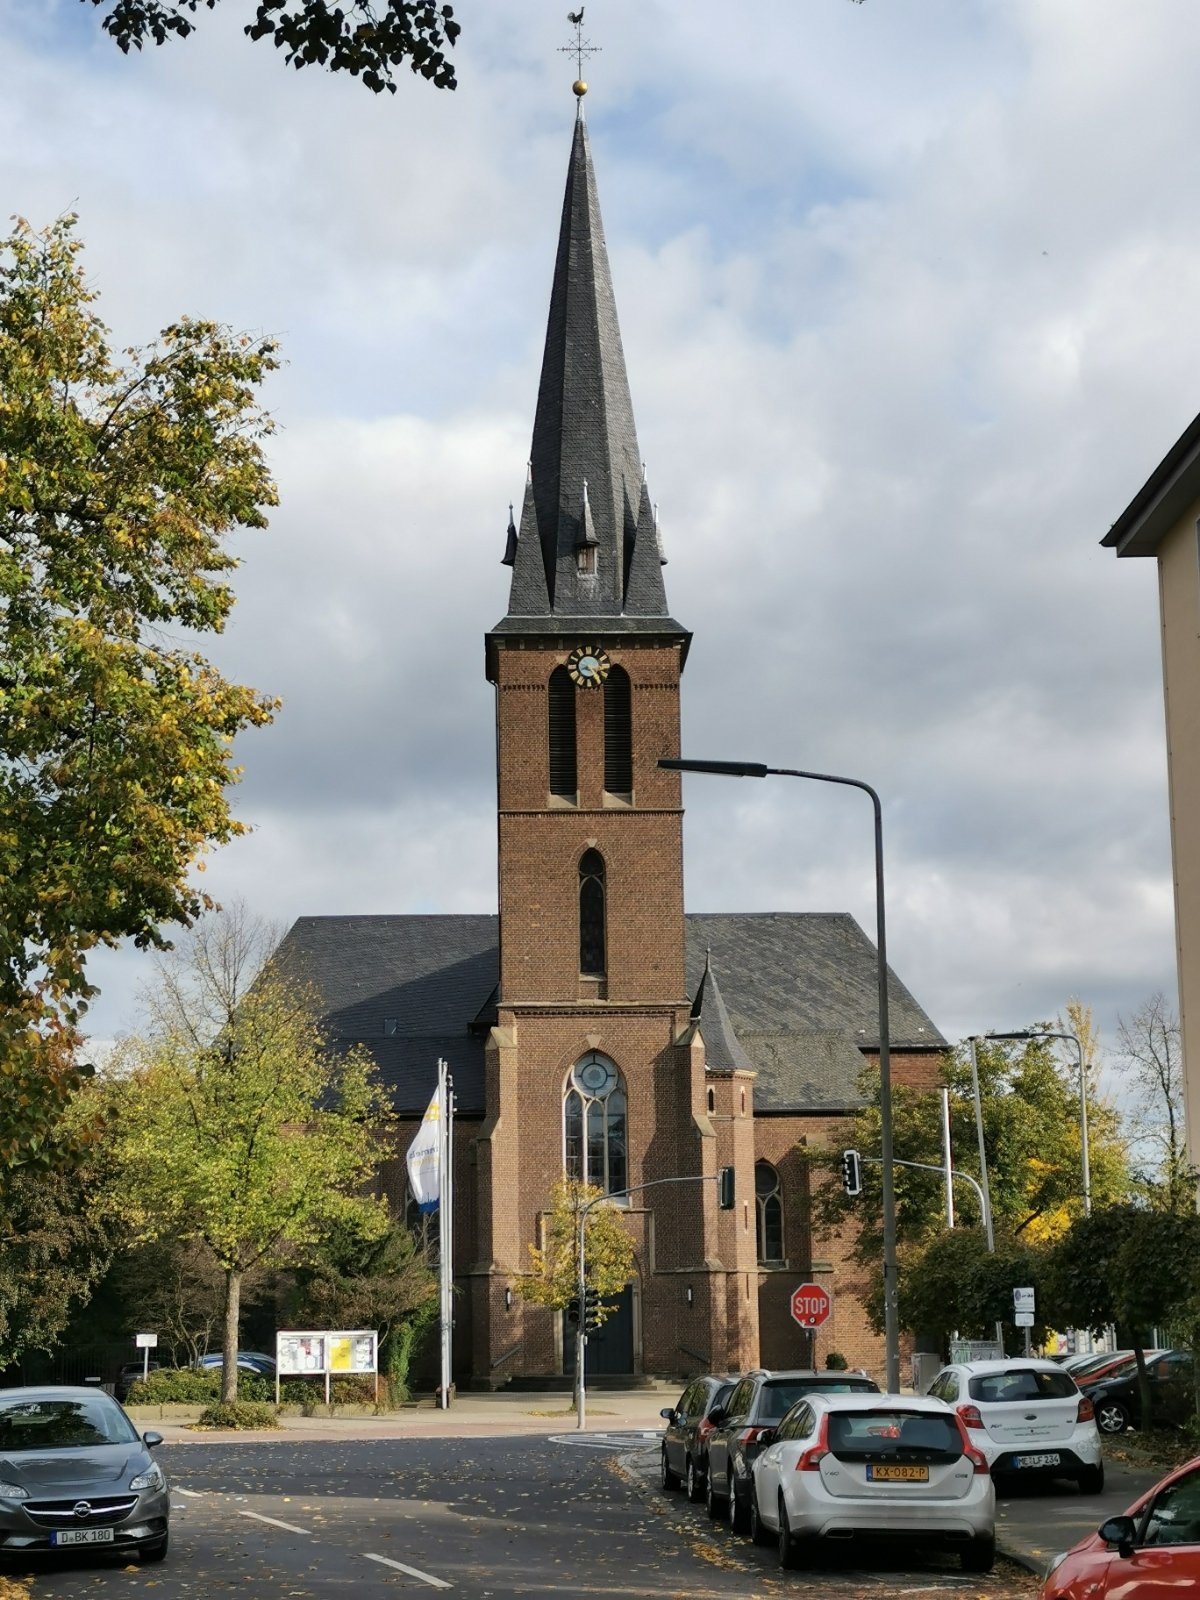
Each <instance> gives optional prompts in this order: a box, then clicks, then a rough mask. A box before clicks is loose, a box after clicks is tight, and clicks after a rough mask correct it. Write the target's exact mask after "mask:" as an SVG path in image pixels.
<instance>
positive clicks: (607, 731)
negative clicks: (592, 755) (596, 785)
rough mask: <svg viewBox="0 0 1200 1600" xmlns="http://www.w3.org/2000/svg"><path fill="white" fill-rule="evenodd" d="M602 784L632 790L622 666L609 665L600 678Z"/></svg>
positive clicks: (630, 741) (628, 704)
mask: <svg viewBox="0 0 1200 1600" xmlns="http://www.w3.org/2000/svg"><path fill="white" fill-rule="evenodd" d="M604 787H605V788H606V789H607V790H608V792H609V794H619V795H626V796H632V794H633V710H632V702H631V697H630V691H629V674H628V673H627V672H626V671H625V669H624V667H613V668H612V669H611V671H610V672H609V674H608V677H607V678H605V680H604Z"/></svg>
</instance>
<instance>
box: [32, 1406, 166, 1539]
mask: <svg viewBox="0 0 1200 1600" xmlns="http://www.w3.org/2000/svg"><path fill="white" fill-rule="evenodd" d="M161 1443H162V1437H161V1435H160V1434H157V1433H147V1434H146V1435H145V1437H144V1438H139V1436H138V1432H137V1429H136V1428H135V1427H134V1426H133V1423H132V1422H130V1420H129V1418H128V1417H127V1416H126V1415H125V1413H124V1411H122V1410H121V1407H120V1406H119V1405H118V1404H117V1402H116V1401H115V1400H114V1399H113V1398H112V1397H111V1396H110V1395H107V1394H105V1393H104V1392H103V1391H102V1390H97V1389H68V1388H44V1389H0V1554H3V1555H8V1556H27V1555H37V1554H47V1553H49V1552H51V1551H55V1550H75V1549H80V1548H84V1547H87V1548H93V1547H94V1548H95V1549H97V1550H100V1551H113V1552H114V1553H115V1552H120V1553H122V1554H124V1553H129V1554H136V1555H138V1556H140V1558H141V1559H142V1560H143V1561H161V1560H162V1559H163V1557H164V1556H165V1555H166V1553H167V1540H168V1536H169V1530H168V1525H169V1519H170V1514H171V1500H170V1494H169V1492H168V1489H167V1480H166V1477H165V1476H164V1474H163V1470H162V1468H161V1467H160V1466H159V1465H158V1463H157V1462H156V1461H155V1460H154V1457H153V1456H152V1455H151V1454H150V1451H151V1449H152V1448H153V1447H154V1446H155V1445H156V1444H161Z"/></svg>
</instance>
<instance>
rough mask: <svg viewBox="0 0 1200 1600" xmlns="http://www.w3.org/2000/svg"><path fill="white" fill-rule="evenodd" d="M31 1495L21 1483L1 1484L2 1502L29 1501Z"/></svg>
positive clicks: (0, 1494)
mask: <svg viewBox="0 0 1200 1600" xmlns="http://www.w3.org/2000/svg"><path fill="white" fill-rule="evenodd" d="M28 1499H29V1493H28V1491H27V1490H25V1489H22V1487H21V1485H20V1484H19V1483H0V1500H28Z"/></svg>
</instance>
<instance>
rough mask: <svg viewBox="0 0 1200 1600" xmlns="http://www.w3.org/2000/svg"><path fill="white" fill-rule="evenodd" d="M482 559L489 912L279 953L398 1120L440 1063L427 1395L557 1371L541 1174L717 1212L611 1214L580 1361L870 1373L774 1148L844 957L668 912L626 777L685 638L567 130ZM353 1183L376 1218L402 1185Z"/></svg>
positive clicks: (848, 1012)
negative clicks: (368, 1198) (437, 1322)
mask: <svg viewBox="0 0 1200 1600" xmlns="http://www.w3.org/2000/svg"><path fill="white" fill-rule="evenodd" d="M580 112H581V113H582V102H580ZM503 559H504V564H505V565H506V566H508V567H509V568H510V569H511V581H510V584H509V593H508V605H507V609H506V611H505V614H504V616H503V617H501V619H500V621H499V622H497V623H496V625H495V627H493V628H492V630H491V631H490V632H489V633H488V634H487V635H486V637H485V645H486V650H485V660H486V673H487V678H488V681H489V682H490V683H491V684H492V685H493V686H494V688H495V698H496V760H497V768H498V771H497V780H498V781H497V789H498V846H499V863H498V866H499V912H498V915H478V916H476V915H463V916H361V917H360V916H319V917H303V918H301V919H300V920H299V921H297V922H296V924H295V925H294V927H293V928H292V929H291V930H290V932H289V933H288V935H287V937H286V939H285V941H284V945H283V947H282V950H281V952H280V954H281V958H282V960H283V962H284V964H285V967H286V968H287V970H289V971H291V972H292V973H294V974H296V975H297V976H300V977H302V978H304V979H306V980H307V981H309V982H310V983H311V984H313V985H314V987H315V988H316V989H317V991H318V992H319V993H320V995H321V996H322V998H323V1003H324V1007H325V1010H326V1017H327V1026H328V1028H329V1029H330V1031H331V1033H332V1034H333V1035H334V1036H335V1037H337V1038H339V1039H342V1040H345V1041H357V1042H360V1043H363V1044H365V1045H367V1046H368V1047H369V1048H370V1049H371V1051H372V1052H373V1054H374V1056H375V1058H376V1059H377V1061H378V1063H379V1066H380V1069H381V1072H382V1074H383V1077H384V1079H385V1081H386V1083H387V1085H388V1087H389V1089H390V1092H391V1094H392V1096H393V1100H394V1104H395V1106H396V1109H397V1111H398V1112H399V1113H401V1114H402V1115H403V1116H404V1117H411V1118H412V1119H413V1124H412V1125H413V1127H415V1125H416V1120H417V1119H419V1117H420V1115H421V1113H422V1111H423V1110H424V1107H425V1105H426V1104H427V1102H428V1100H429V1098H430V1095H431V1093H432V1091H433V1087H434V1083H435V1080H436V1073H437V1061H438V1058H439V1057H445V1059H446V1060H447V1061H448V1062H449V1063H450V1067H451V1070H452V1072H453V1077H454V1088H455V1093H456V1097H457V1114H458V1120H457V1124H456V1141H455V1164H456V1183H455V1263H456V1268H455V1289H456V1296H455V1299H456V1310H455V1342H454V1352H455V1356H454V1360H455V1374H456V1378H457V1380H458V1382H459V1383H460V1384H463V1385H464V1386H465V1385H468V1384H472V1385H475V1386H499V1385H502V1384H505V1383H507V1382H509V1381H510V1380H513V1379H516V1380H531V1379H536V1378H547V1377H553V1376H555V1375H559V1374H562V1373H564V1372H569V1371H570V1370H571V1364H572V1362H573V1343H572V1329H571V1327H570V1325H569V1324H567V1323H566V1321H565V1319H564V1318H563V1317H562V1316H561V1315H560V1314H558V1313H553V1312H551V1311H548V1310H545V1309H542V1308H539V1307H534V1306H532V1305H527V1304H526V1303H525V1302H524V1301H523V1300H522V1299H521V1297H520V1295H519V1293H518V1292H517V1285H518V1283H519V1280H520V1278H521V1276H522V1275H523V1274H524V1273H525V1272H526V1271H527V1270H528V1261H529V1253H528V1246H529V1244H530V1243H531V1242H537V1241H538V1240H539V1238H540V1229H541V1228H542V1226H543V1223H544V1219H545V1215H546V1211H547V1207H548V1204H549V1199H550V1193H551V1189H552V1186H553V1184H554V1183H555V1181H556V1179H558V1178H559V1177H560V1176H561V1175H562V1174H563V1172H564V1171H565V1172H567V1173H569V1174H573V1175H575V1176H578V1177H586V1178H587V1179H588V1180H589V1181H590V1182H591V1183H593V1184H595V1185H598V1186H600V1187H601V1188H604V1189H606V1190H608V1191H611V1192H614V1193H616V1192H617V1191H620V1190H624V1189H626V1188H630V1187H633V1186H635V1185H638V1184H644V1183H648V1182H650V1181H651V1180H654V1179H658V1178H666V1177H676V1176H680V1175H694V1176H696V1177H700V1176H702V1175H703V1176H708V1177H715V1174H716V1172H717V1170H718V1168H720V1167H722V1166H732V1167H733V1168H734V1169H735V1196H736V1201H735V1206H734V1209H733V1210H732V1211H722V1210H720V1209H719V1208H718V1199H717V1192H716V1187H717V1186H716V1184H715V1182H708V1183H695V1184H684V1185H679V1186H668V1187H665V1188H660V1189H654V1190H650V1191H649V1192H648V1193H646V1194H644V1195H637V1194H635V1195H633V1196H631V1197H630V1198H629V1199H627V1200H626V1201H624V1202H622V1204H623V1208H624V1211H625V1215H626V1217H627V1219H628V1226H629V1229H630V1231H631V1234H632V1236H633V1238H634V1240H635V1243H636V1267H635V1272H634V1275H633V1279H632V1281H631V1282H630V1283H629V1284H628V1285H627V1287H626V1289H625V1291H624V1293H623V1295H622V1296H621V1298H620V1302H619V1304H618V1306H617V1309H616V1311H615V1313H614V1314H613V1315H612V1316H611V1317H610V1319H609V1321H608V1322H607V1323H606V1324H605V1326H604V1328H603V1330H602V1332H601V1334H600V1335H599V1336H595V1337H593V1339H591V1340H590V1341H589V1344H588V1364H589V1369H590V1370H595V1371H596V1372H597V1373H611V1374H614V1375H616V1374H622V1375H623V1374H632V1375H636V1374H677V1375H679V1374H689V1373H694V1372H700V1371H706V1370H709V1369H714V1370H719V1371H725V1370H739V1369H742V1370H744V1369H745V1368H747V1367H751V1366H755V1365H758V1364H763V1365H767V1366H777V1367H781V1366H796V1365H804V1364H807V1363H808V1362H809V1361H810V1360H814V1359H815V1360H816V1362H817V1363H818V1364H820V1363H822V1362H823V1359H824V1356H825V1354H826V1353H827V1352H829V1351H831V1350H839V1351H841V1352H842V1353H843V1354H844V1355H846V1357H847V1358H848V1359H849V1361H850V1364H851V1365H853V1366H859V1365H861V1366H864V1367H866V1368H868V1369H869V1370H871V1371H876V1372H878V1373H879V1374H880V1375H882V1366H883V1360H882V1341H881V1340H880V1339H879V1338H877V1337H876V1335H874V1334H873V1333H872V1332H871V1330H870V1328H869V1326H868V1324H867V1321H866V1318H865V1315H864V1312H863V1309H862V1304H861V1299H860V1294H861V1293H863V1292H865V1288H866V1285H865V1284H863V1283H862V1282H861V1281H860V1274H859V1272H858V1269H856V1268H855V1266H854V1264H853V1263H852V1262H851V1261H850V1260H849V1259H848V1242H847V1241H844V1240H841V1239H838V1238H820V1237H814V1236H813V1235H812V1232H811V1230H810V1227H809V1223H808V1204H807V1201H808V1192H807V1184H808V1181H809V1180H808V1178H807V1168H806V1165H805V1163H804V1162H803V1160H802V1159H801V1156H800V1154H799V1151H800V1148H801V1147H802V1146H803V1145H805V1144H809V1145H813V1146H826V1145H831V1144H832V1145H837V1144H838V1143H839V1142H840V1140H841V1138H842V1137H843V1134H842V1131H841V1120H842V1119H843V1118H845V1117H846V1116H847V1115H848V1114H852V1113H853V1112H854V1110H855V1109H856V1108H857V1107H858V1106H859V1105H860V1104H861V1102H862V1094H861V1090H860V1087H859V1080H860V1075H861V1074H862V1072H863V1069H864V1066H866V1065H869V1064H871V1063H874V1062H876V1060H877V1047H878V1037H877V1035H878V1016H877V1009H876V1007H877V992H876V956H875V948H874V946H873V945H872V944H871V942H870V940H868V939H867V937H866V936H865V935H864V933H863V932H862V930H861V929H860V928H859V927H858V925H857V923H856V922H854V920H853V919H852V918H851V917H850V916H848V915H845V914H840V913H827V912H823V913H811V912H796V913H787V914H782V913H745V914H738V913H728V914H715V915H707V914H705V915H696V914H694V913H692V914H688V913H685V911H684V907H683V838H682V827H683V810H682V804H681V793H680V778H679V775H678V774H676V773H670V772H664V771H660V770H659V768H658V766H657V762H658V760H659V758H660V757H662V756H675V755H678V754H679V705H680V701H679V696H680V681H681V676H682V673H683V669H684V665H685V663H686V661H687V656H688V649H689V646H690V645H691V635H690V634H689V633H688V631H687V629H686V628H685V627H684V626H683V625H682V624H681V623H679V622H677V621H676V620H675V618H674V617H673V616H672V615H671V612H670V609H669V606H668V603H667V596H666V587H665V584H664V576H663V568H664V565H665V556H664V554H663V550H662V546H661V543H660V540H659V535H658V529H657V526H656V521H655V513H654V509H653V507H652V503H651V500H650V494H649V491H648V489H647V486H646V483H645V481H644V475H643V471H642V463H641V455H640V453H639V450H638V441H637V434H636V432H635V428H634V420H633V407H632V404H631V401H630V395H629V385H628V380H627V378H626V373H625V362H624V355H623V352H622V348H621V335H620V331H619V329H618V325H617V313H616V304H615V301H614V298H613V289H612V282H611V279H610V275H609V265H608V256H607V251H606V247H605V242H604V232H603V228H602V225H601V220H600V208H599V203H598V200H597V192H596V180H595V175H594V172H593V168H592V159H591V152H590V148H589V143H588V135H587V130H586V127H585V124H584V120H583V117H582V114H580V115H579V117H578V118H577V120H576V124H575V130H574V137H573V143H572V148H571V158H570V166H569V169H568V173H567V184H566V195H565V199H564V202H563V210H562V223H561V230H560V234H559V240H558V253H557V257H556V260H555V265H554V278H553V285H552V288H551V295H550V313H549V320H548V325H547V330H546V345H545V354H544V357H543V361H542V371H541V381H540V384H539V388H538V397H537V408H536V412H535V416H534V423H533V444H532V448H531V451H530V463H529V471H528V478H527V482H526V488H525V499H524V505H523V507H522V510H521V517H520V525H519V528H518V527H516V526H514V525H512V524H511V523H510V526H509V530H508V542H507V548H506V550H505V553H504V558H503ZM751 626H752V619H751V618H747V619H746V620H745V627H746V628H747V629H749V628H750V627H751ZM714 643H716V644H718V645H719V647H720V648H722V649H725V650H727V649H729V648H730V646H731V645H734V644H736V640H733V639H729V638H723V639H721V640H719V641H714ZM890 1007H891V1028H892V1040H891V1046H892V1062H893V1071H894V1074H895V1079H896V1081H897V1082H905V1081H910V1082H917V1083H932V1081H933V1075H934V1073H935V1071H936V1067H937V1062H938V1051H939V1049H941V1048H943V1047H944V1040H943V1039H942V1038H941V1036H940V1034H939V1033H938V1030H937V1028H936V1027H935V1026H934V1024H933V1023H932V1022H931V1021H930V1019H929V1017H928V1016H927V1015H926V1014H925V1012H924V1011H923V1010H922V1009H921V1007H920V1006H919V1005H918V1004H917V1002H916V1001H915V1000H914V999H913V997H912V996H911V995H910V994H909V993H908V991H907V990H906V989H905V988H904V987H903V985H901V984H900V982H899V981H898V980H897V979H896V978H894V977H893V978H892V980H891V988H890ZM407 1139H408V1135H407V1134H406V1135H403V1136H402V1142H403V1144H407ZM381 1182H382V1184H383V1185H384V1189H385V1192H387V1193H388V1195H389V1196H390V1197H391V1198H392V1199H393V1201H394V1203H395V1204H396V1206H397V1207H398V1208H402V1207H403V1205H404V1197H405V1179H404V1166H403V1162H402V1161H391V1162H388V1163H386V1164H385V1167H384V1170H383V1173H382V1176H381ZM810 1278H811V1279H815V1280H816V1281H818V1282H820V1283H822V1284H823V1285H824V1286H825V1287H826V1288H827V1289H828V1290H829V1292H830V1294H831V1296H832V1299H833V1313H832V1316H831V1318H830V1320H829V1321H828V1322H827V1323H826V1324H825V1326H824V1327H823V1328H822V1329H821V1330H820V1331H819V1332H818V1333H817V1334H816V1335H815V1336H813V1335H810V1334H807V1333H804V1332H802V1331H801V1330H800V1329H799V1328H798V1327H797V1326H796V1324H795V1323H793V1322H792V1321H791V1319H790V1317H789V1314H788V1301H789V1298H790V1295H791V1292H792V1290H793V1288H795V1286H796V1285H797V1284H799V1283H801V1282H803V1281H804V1280H806V1279H810ZM810 1341H811V1342H810Z"/></svg>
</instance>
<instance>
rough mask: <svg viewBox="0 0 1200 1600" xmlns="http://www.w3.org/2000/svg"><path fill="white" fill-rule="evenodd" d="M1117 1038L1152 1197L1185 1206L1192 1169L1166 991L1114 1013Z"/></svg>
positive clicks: (1179, 1054) (1189, 1203) (1190, 1201)
mask: <svg viewBox="0 0 1200 1600" xmlns="http://www.w3.org/2000/svg"><path fill="white" fill-rule="evenodd" d="M1117 1040H1118V1044H1119V1046H1120V1053H1121V1059H1122V1061H1123V1062H1124V1065H1125V1067H1126V1082H1127V1083H1128V1084H1129V1086H1130V1088H1131V1089H1132V1092H1133V1093H1132V1099H1133V1115H1132V1118H1131V1121H1132V1123H1133V1127H1134V1134H1135V1143H1136V1144H1138V1145H1141V1146H1143V1147H1144V1148H1148V1150H1149V1151H1150V1152H1151V1153H1152V1158H1153V1169H1154V1180H1155V1181H1154V1183H1153V1185H1152V1188H1151V1198H1152V1203H1153V1201H1155V1200H1157V1201H1158V1203H1160V1204H1161V1205H1163V1206H1165V1207H1166V1208H1167V1209H1168V1210H1171V1211H1184V1212H1186V1211H1190V1210H1192V1209H1193V1208H1194V1206H1195V1193H1196V1174H1195V1173H1194V1172H1193V1171H1192V1168H1191V1164H1190V1162H1189V1160H1188V1154H1187V1144H1186V1141H1185V1139H1184V1109H1183V1107H1184V1096H1183V1047H1182V1041H1181V1038H1180V1032H1179V1018H1178V1017H1177V1016H1176V1015H1175V1013H1174V1011H1173V1010H1172V1009H1171V1007H1170V1006H1169V1005H1168V1003H1167V999H1166V996H1165V995H1163V994H1162V993H1161V992H1160V993H1158V994H1153V995H1151V996H1150V998H1149V999H1148V1000H1145V1001H1143V1002H1142V1004H1141V1005H1140V1006H1139V1007H1138V1008H1137V1010H1136V1011H1135V1012H1134V1013H1133V1015H1132V1016H1131V1017H1129V1018H1128V1019H1127V1018H1125V1017H1120V1018H1118V1021H1117Z"/></svg>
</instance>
